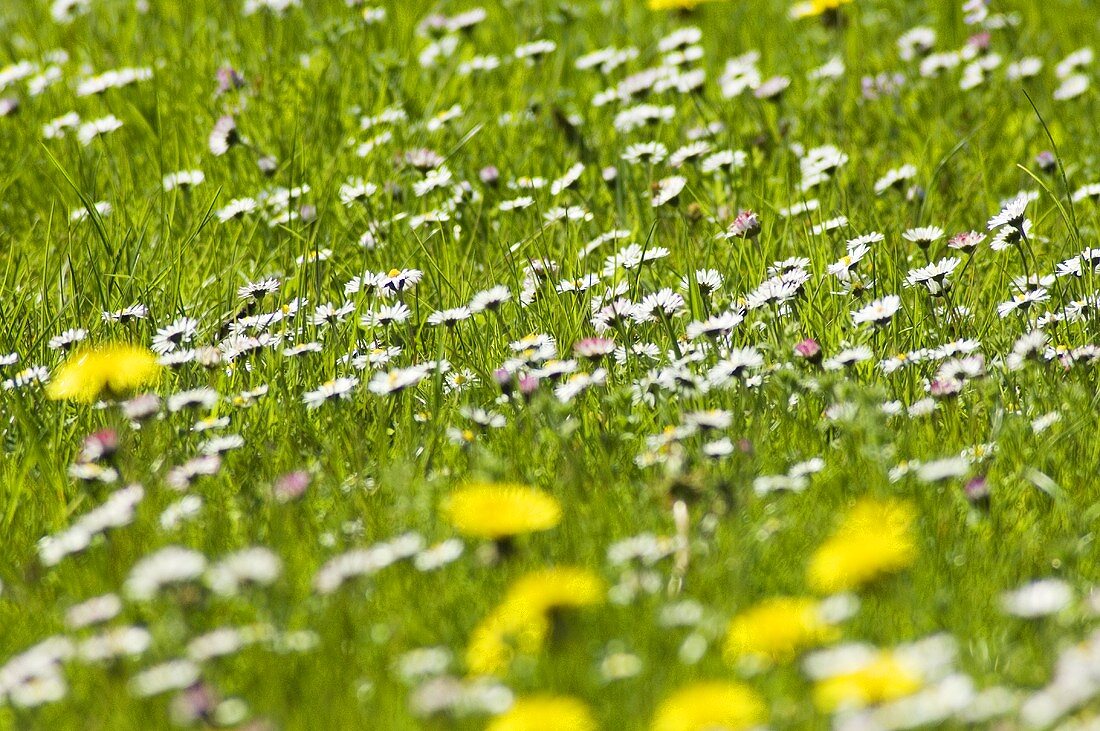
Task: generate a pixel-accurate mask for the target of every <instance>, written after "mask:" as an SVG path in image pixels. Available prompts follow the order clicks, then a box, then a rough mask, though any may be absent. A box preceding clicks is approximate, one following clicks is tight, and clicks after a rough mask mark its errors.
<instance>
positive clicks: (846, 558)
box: [807, 499, 917, 594]
mask: <svg viewBox="0 0 1100 731" xmlns="http://www.w3.org/2000/svg"><path fill="white" fill-rule="evenodd" d="M913 518H914V516H913V510H912V508H911V507H910V506H909V504H908V503H905V502H901V501H896V500H874V499H864V500H861V501H860V502H858V503H857V504H856V505H855V507H853V508H852V510H851V511H850V512H849V513H848V515H847V516H846V517H845V518H844V520H843V522H842V523H841V525H840V527H839V528H838V529H837V530H836V532H835V533H834V534H833V536H832V537H831V538H829V539H828V540H826V541H825V542H824V543H823V544H821V546H820V547H819V548H818V549H817V551H816V552H814V555H813V557H812V558H811V559H810V566H809V569H808V572H807V578H808V579H809V582H810V585H811V586H812V587H813V588H814V590H815V591H819V592H823V593H827V594H828V593H834V592H839V591H847V590H849V589H854V588H856V587H859V586H862V585H863V584H866V583H867V582H869V581H872V580H874V579H876V578H878V577H879V576H882V575H884V574H890V573H894V572H897V571H900V570H902V569H904V568H907V567H909V566H910V565H912V563H913V561H914V560H915V559H916V555H917V547H916V543H915V541H914V539H913V534H912V525H913Z"/></svg>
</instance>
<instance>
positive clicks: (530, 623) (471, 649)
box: [466, 604, 550, 675]
mask: <svg viewBox="0 0 1100 731" xmlns="http://www.w3.org/2000/svg"><path fill="white" fill-rule="evenodd" d="M549 634H550V621H549V620H548V619H547V618H546V615H544V614H540V613H535V614H532V613H531V612H530V611H528V610H527V609H526V608H524V607H520V606H513V605H507V604H505V605H501V606H500V607H497V608H496V609H495V610H493V611H492V612H490V613H489V615H488V616H487V617H486V618H485V619H483V620H482V621H481V623H480V624H478V626H477V627H475V628H474V631H473V633H472V634H471V635H470V643H469V645H468V646H467V647H466V668H467V669H468V670H469V671H470V674H471V675H499V674H501V673H503V672H505V671H506V670H507V669H508V666H509V665H511V663H512V659H513V658H514V657H515V656H516V655H534V654H537V653H538V651H539V650H540V649H542V645H543V643H544V642H545V641H546V637H547V635H549Z"/></svg>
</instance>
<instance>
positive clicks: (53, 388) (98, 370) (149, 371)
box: [46, 343, 160, 403]
mask: <svg viewBox="0 0 1100 731" xmlns="http://www.w3.org/2000/svg"><path fill="white" fill-rule="evenodd" d="M159 376H160V366H159V365H158V364H157V360H156V357H155V356H154V355H153V354H152V353H151V352H149V351H148V350H145V349H144V348H138V347H134V346H131V345H124V344H120V343H115V344H108V345H101V346H98V347H96V348H89V349H86V350H83V351H81V352H79V353H76V354H74V355H72V356H70V357H69V359H68V360H66V361H65V363H64V364H63V365H62V366H61V367H60V368H59V369H58V371H57V373H55V374H54V376H53V379H52V380H51V381H50V384H49V386H47V389H46V393H47V395H48V396H49V397H50V398H51V399H54V400H67V401H81V402H84V403H92V402H94V401H96V400H98V399H100V398H104V397H106V398H111V399H118V398H121V397H122V396H124V395H126V394H127V393H129V392H131V391H135V390H137V389H139V388H141V387H142V386H147V385H149V384H151V383H154V382H155V381H156V380H157V378H158V377H159Z"/></svg>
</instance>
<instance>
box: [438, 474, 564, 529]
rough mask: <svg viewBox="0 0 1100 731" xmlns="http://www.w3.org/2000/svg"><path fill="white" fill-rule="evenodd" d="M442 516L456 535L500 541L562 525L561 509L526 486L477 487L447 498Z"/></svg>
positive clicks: (553, 499) (538, 492)
mask: <svg viewBox="0 0 1100 731" xmlns="http://www.w3.org/2000/svg"><path fill="white" fill-rule="evenodd" d="M443 513H444V515H446V517H447V520H448V521H450V523H451V525H453V526H454V527H455V528H456V529H457V530H458V532H459V533H462V534H463V535H467V536H472V537H474V538H488V539H491V540H500V539H503V538H508V537H511V536H516V535H520V534H523V533H533V532H535V531H540V530H548V529H550V528H553V527H554V526H556V525H557V524H558V523H559V522H561V505H560V504H559V503H558V501H557V500H556V499H555V498H554V497H553V496H551V495H547V494H546V493H544V492H541V491H539V490H535V489H534V488H530V487H527V486H525V485H514V484H509V483H477V484H473V485H470V486H468V487H464V488H462V489H460V490H458V491H456V492H454V493H452V494H451V495H450V497H448V498H447V499H446V500H445V501H444V503H443Z"/></svg>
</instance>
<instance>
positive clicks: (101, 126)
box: [76, 114, 122, 147]
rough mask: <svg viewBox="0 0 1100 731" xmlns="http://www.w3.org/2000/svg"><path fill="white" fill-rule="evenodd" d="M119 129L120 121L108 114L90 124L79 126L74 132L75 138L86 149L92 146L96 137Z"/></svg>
mask: <svg viewBox="0 0 1100 731" xmlns="http://www.w3.org/2000/svg"><path fill="white" fill-rule="evenodd" d="M121 127H122V120H120V119H119V118H118V117H116V116H115V115H113V114H108V115H107V116H106V117H100V118H99V119H93V120H92V121H90V122H85V123H84V124H82V125H80V127H79V128H78V129H77V131H76V138H77V139H78V140H80V144H81V145H83V146H84V147H87V146H88V145H90V144H92V142H93V141H95V139H96V138H97V137H100V136H102V135H105V134H109V133H111V132H114V131H115V130H117V129H120V128H121Z"/></svg>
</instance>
